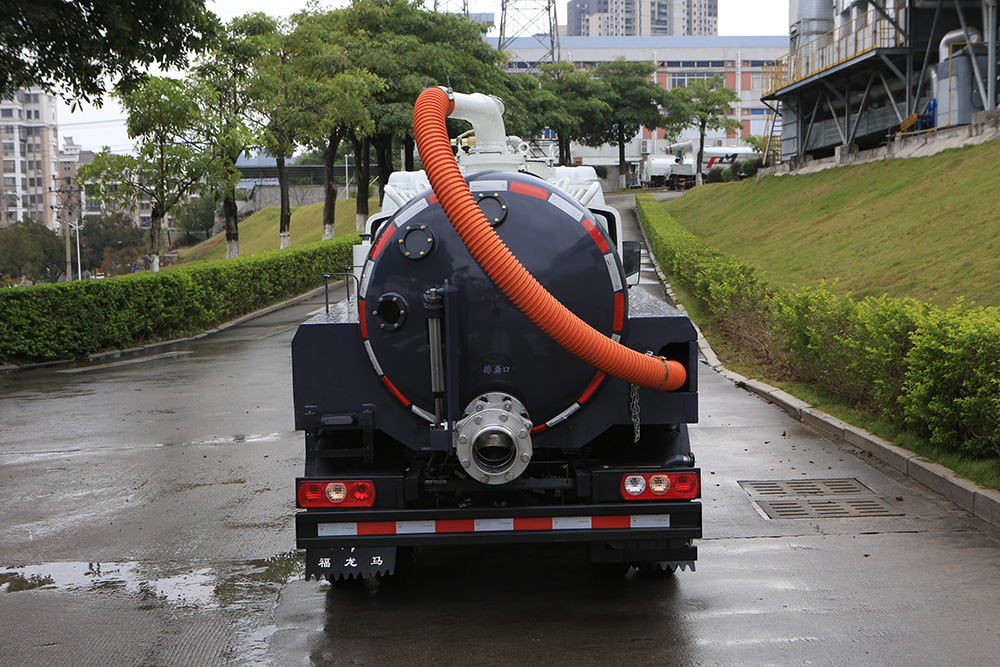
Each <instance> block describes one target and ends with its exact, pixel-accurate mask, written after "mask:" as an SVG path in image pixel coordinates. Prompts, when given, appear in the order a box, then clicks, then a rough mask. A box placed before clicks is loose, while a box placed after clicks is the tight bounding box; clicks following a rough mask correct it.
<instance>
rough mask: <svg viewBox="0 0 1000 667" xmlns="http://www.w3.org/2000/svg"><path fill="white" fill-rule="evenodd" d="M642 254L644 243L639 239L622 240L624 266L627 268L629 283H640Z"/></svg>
mask: <svg viewBox="0 0 1000 667" xmlns="http://www.w3.org/2000/svg"><path fill="white" fill-rule="evenodd" d="M641 256H642V244H641V243H640V242H639V241H622V266H623V267H624V269H625V282H627V283H628V284H629V285H638V284H639V268H640V263H641V261H642V260H641Z"/></svg>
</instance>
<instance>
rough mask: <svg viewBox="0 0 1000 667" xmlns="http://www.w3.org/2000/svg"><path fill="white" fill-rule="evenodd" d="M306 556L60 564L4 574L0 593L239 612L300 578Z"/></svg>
mask: <svg viewBox="0 0 1000 667" xmlns="http://www.w3.org/2000/svg"><path fill="white" fill-rule="evenodd" d="M303 563H304V561H303V557H302V555H301V554H300V553H299V552H295V551H293V552H288V553H285V554H281V555H278V556H273V557H271V558H264V559H259V560H251V561H245V562H231V563H220V564H215V565H211V566H209V565H204V566H200V567H199V566H194V567H192V566H182V565H162V564H152V563H141V562H123V563H78V562H68V563H67V562H60V563H44V564H41V565H23V566H12V567H6V568H3V569H0V594H3V593H7V594H11V593H15V592H18V591H23V590H35V589H41V590H58V591H81V592H97V591H113V590H118V591H124V592H127V593H131V594H137V595H140V596H142V597H143V598H154V599H159V600H162V601H164V602H167V603H170V604H173V605H177V606H191V607H197V608H199V609H213V608H214V609H220V608H226V607H234V606H235V607H239V606H241V605H245V604H247V603H250V602H253V601H254V600H255V598H258V597H260V595H261V594H269V593H270V592H273V591H276V590H277V589H278V588H280V587H281V586H283V585H284V584H286V583H288V581H289V580H291V579H292V578H296V577H301V576H302V573H303V571H304V564H303Z"/></svg>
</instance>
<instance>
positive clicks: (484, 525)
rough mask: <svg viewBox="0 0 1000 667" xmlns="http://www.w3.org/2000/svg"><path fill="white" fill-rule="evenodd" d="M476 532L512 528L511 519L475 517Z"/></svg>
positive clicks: (512, 522) (512, 521)
mask: <svg viewBox="0 0 1000 667" xmlns="http://www.w3.org/2000/svg"><path fill="white" fill-rule="evenodd" d="M475 524H476V528H475V530H476V532H477V533H479V532H483V533H487V532H495V531H498V530H514V520H513V519H476V521H475Z"/></svg>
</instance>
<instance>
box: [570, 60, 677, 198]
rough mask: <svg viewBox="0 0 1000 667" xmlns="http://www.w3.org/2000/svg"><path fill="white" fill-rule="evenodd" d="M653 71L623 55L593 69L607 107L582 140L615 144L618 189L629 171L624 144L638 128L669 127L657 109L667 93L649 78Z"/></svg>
mask: <svg viewBox="0 0 1000 667" xmlns="http://www.w3.org/2000/svg"><path fill="white" fill-rule="evenodd" d="M655 71H656V67H655V66H654V65H653V64H652V63H648V62H628V61H626V60H625V59H624V58H618V59H616V60H613V61H611V62H605V63H601V64H600V65H598V66H597V67H596V68H595V70H594V76H595V77H596V78H598V79H600V81H601V83H602V84H603V87H602V88H601V92H602V94H603V96H604V100H605V102H607V105H608V109H607V111H605V113H604V115H603V119H602V123H601V124H600V125H597V126H595V127H594V130H595V131H593V132H591V133H590V134H588V135H587V136H585V138H584V139H585V141H584V143H589V144H590V145H592V146H593V145H601V144H605V143H608V144H615V145H617V146H618V187H620V188H623V187H625V176H626V175H627V174H628V172H629V166H628V162H626V161H625V144H626V143H628V142H629V141H631V140H632V139H633V138H634V137H635V135H636V134H638V133H639V129H640V128H642V127H646V128H649V129H651V130H654V131H655V130H656V129H658V128H660V127H672V125H671V124H668V123H667V122H666V121H665V118H664V116H663V114H662V113H661V111H660V107H661V106H663V105H665V104H666V103H667V100H668V97H669V96H668V95H667V92H666V91H665V90H663V89H662V88H660V87H659V86H658V85H656V83H654V82H652V81H650V80H649V77H650V76H651V75H652V74H653V72H655ZM679 129H680V128H677V131H679Z"/></svg>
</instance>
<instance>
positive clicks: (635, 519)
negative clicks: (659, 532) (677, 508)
mask: <svg viewBox="0 0 1000 667" xmlns="http://www.w3.org/2000/svg"><path fill="white" fill-rule="evenodd" d="M629 525H630V526H632V528H670V515H669V514H633V515H632V516H631V517H629Z"/></svg>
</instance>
